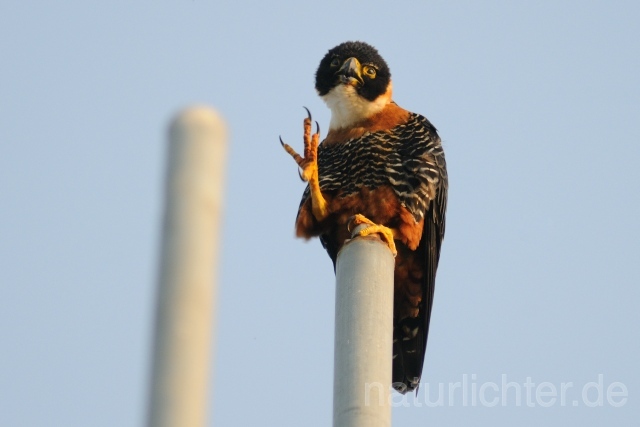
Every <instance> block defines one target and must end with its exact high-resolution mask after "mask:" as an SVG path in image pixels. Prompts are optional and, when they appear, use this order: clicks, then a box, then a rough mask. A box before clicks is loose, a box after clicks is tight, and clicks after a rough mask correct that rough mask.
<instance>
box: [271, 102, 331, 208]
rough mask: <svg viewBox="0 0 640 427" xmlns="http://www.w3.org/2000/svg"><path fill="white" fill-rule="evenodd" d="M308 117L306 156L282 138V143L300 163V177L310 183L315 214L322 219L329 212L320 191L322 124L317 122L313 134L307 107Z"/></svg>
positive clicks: (305, 124)
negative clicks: (319, 164)
mask: <svg viewBox="0 0 640 427" xmlns="http://www.w3.org/2000/svg"><path fill="white" fill-rule="evenodd" d="M303 108H304V109H305V110H307V118H305V119H304V157H303V156H301V155H300V154H298V153H297V152H296V150H294V149H293V148H291V146H290V145H289V144H285V143H284V141H283V140H282V138H280V143H281V144H282V147H283V148H284V150H285V151H286V152H287V153H289V155H290V156H291V157H293V160H295V162H296V163H297V164H298V167H300V169H301V171H299V172H298V173H299V175H300V178H301V179H302V180H303V181H307V182H308V183H309V189H310V190H311V208H312V211H313V216H314V217H315V218H316V219H317V220H318V221H322V220H323V219H325V218H326V217H327V215H328V214H329V210H328V206H327V201H326V200H325V199H324V197H323V196H322V192H321V191H320V180H319V179H318V145H319V141H320V125H319V124H318V122H316V132H315V133H314V134H313V135H312V134H311V112H310V111H309V109H308V108H307V107H303Z"/></svg>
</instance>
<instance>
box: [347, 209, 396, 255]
mask: <svg viewBox="0 0 640 427" xmlns="http://www.w3.org/2000/svg"><path fill="white" fill-rule="evenodd" d="M360 224H366V225H368V226H369V227H367V228H365V229H362V230H360V231H359V232H358V233H356V234H357V235H358V236H363V237H364V236H368V235H370V234H374V233H378V234H379V235H380V237H381V238H382V240H383V241H384V242H385V243H386V244H387V246H389V250H391V253H392V254H393V256H396V255H397V254H398V251H397V250H396V244H395V242H394V241H393V230H391V229H390V228H389V227H385V226H384V225H380V224H376V223H375V222H373V221H371V220H370V219H369V218H367V217H365V216H364V215H361V214H356V215H355V216H352V217H351V218H350V219H349V224H348V225H347V228H348V230H349V231H351V229H352V228H355V227H357V226H358V225H360Z"/></svg>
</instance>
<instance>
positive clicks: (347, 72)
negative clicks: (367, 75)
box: [336, 57, 364, 87]
mask: <svg viewBox="0 0 640 427" xmlns="http://www.w3.org/2000/svg"><path fill="white" fill-rule="evenodd" d="M336 75H337V76H338V78H339V79H340V82H341V83H344V84H348V85H351V86H354V87H357V86H362V85H363V84H364V80H363V79H362V65H360V61H358V60H357V59H356V58H353V57H352V58H348V59H347V60H346V61H344V63H343V64H342V67H340V69H339V70H338V71H337V72H336Z"/></svg>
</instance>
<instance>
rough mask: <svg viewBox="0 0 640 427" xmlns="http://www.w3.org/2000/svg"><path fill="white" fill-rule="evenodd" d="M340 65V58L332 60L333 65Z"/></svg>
mask: <svg viewBox="0 0 640 427" xmlns="http://www.w3.org/2000/svg"><path fill="white" fill-rule="evenodd" d="M338 65H340V58H333V60H332V61H331V66H332V67H337V66H338Z"/></svg>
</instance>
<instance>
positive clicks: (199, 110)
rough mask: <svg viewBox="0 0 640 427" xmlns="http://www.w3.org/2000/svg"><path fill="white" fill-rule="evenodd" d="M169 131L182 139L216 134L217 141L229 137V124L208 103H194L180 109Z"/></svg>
mask: <svg viewBox="0 0 640 427" xmlns="http://www.w3.org/2000/svg"><path fill="white" fill-rule="evenodd" d="M169 132H170V134H171V135H172V136H175V137H178V138H180V139H182V138H185V137H198V136H202V135H203V134H204V135H207V136H212V135H213V136H214V138H213V140H214V141H216V143H219V144H223V143H225V142H226V140H227V138H226V136H227V126H226V123H225V121H224V119H223V118H222V116H221V115H220V114H219V113H218V112H217V111H216V110H215V109H213V108H211V107H209V106H206V105H193V106H190V107H187V108H184V109H182V110H181V111H179V112H178V113H177V114H176V115H175V116H174V118H173V120H171V125H170V127H169Z"/></svg>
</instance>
